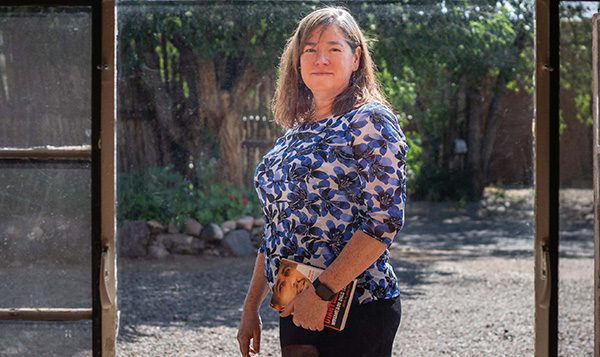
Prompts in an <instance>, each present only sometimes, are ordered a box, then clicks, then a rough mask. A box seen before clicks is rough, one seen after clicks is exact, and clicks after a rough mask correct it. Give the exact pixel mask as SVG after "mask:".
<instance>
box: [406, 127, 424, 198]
mask: <svg viewBox="0 0 600 357" xmlns="http://www.w3.org/2000/svg"><path fill="white" fill-rule="evenodd" d="M404 134H405V135H406V139H407V143H408V155H407V158H406V189H407V194H408V196H410V197H411V198H413V197H415V196H416V193H417V187H418V180H419V178H420V177H421V167H422V166H423V162H424V158H423V148H422V147H421V137H420V136H419V133H418V132H416V131H409V132H406V133H404Z"/></svg>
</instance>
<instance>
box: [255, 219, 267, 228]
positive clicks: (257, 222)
mask: <svg viewBox="0 0 600 357" xmlns="http://www.w3.org/2000/svg"><path fill="white" fill-rule="evenodd" d="M264 225H265V219H264V217H259V218H254V227H263V226H264Z"/></svg>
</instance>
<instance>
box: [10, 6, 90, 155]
mask: <svg viewBox="0 0 600 357" xmlns="http://www.w3.org/2000/svg"><path fill="white" fill-rule="evenodd" d="M91 63H92V62H91V11H90V9H89V8H68V9H67V8H60V7H56V8H35V7H19V8H13V7H0V147H28V146H44V145H53V146H73V145H84V144H85V145H89V143H90V135H91V75H92V73H91V67H92V66H91Z"/></svg>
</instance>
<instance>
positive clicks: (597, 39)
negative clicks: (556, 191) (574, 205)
mask: <svg viewBox="0 0 600 357" xmlns="http://www.w3.org/2000/svg"><path fill="white" fill-rule="evenodd" d="M592 21H593V24H594V27H593V44H592V56H593V61H592V64H593V73H594V82H593V83H594V87H593V88H594V89H593V101H594V104H593V112H594V129H593V130H594V133H593V136H594V144H593V145H594V150H593V161H594V163H593V165H594V356H596V357H598V356H600V98H599V95H600V94H599V93H600V53H598V51H600V33H599V31H600V13H598V14H596V15H594V18H593V20H592Z"/></svg>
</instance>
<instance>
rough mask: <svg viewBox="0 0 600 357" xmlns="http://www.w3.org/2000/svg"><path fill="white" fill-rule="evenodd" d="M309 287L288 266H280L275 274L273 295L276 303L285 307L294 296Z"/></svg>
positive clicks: (307, 283)
mask: <svg viewBox="0 0 600 357" xmlns="http://www.w3.org/2000/svg"><path fill="white" fill-rule="evenodd" d="M309 285H310V280H308V279H307V278H306V277H304V275H302V274H301V273H300V272H298V271H297V270H296V269H293V268H292V267H290V266H287V265H282V266H281V269H279V272H278V273H277V282H276V283H275V289H274V291H273V294H276V295H277V297H278V299H277V300H278V302H279V304H280V305H281V306H285V305H287V304H288V303H289V302H290V301H292V299H294V297H296V295H298V294H299V293H301V292H302V291H304V289H306V288H308V287H309Z"/></svg>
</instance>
